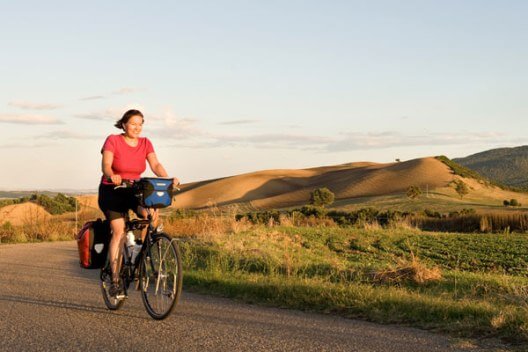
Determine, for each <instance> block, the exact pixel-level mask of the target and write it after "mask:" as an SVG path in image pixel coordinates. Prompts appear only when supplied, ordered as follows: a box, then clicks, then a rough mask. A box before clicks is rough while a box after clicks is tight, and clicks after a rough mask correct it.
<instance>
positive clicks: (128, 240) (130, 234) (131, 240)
mask: <svg viewBox="0 0 528 352" xmlns="http://www.w3.org/2000/svg"><path fill="white" fill-rule="evenodd" d="M134 239H135V237H134V232H132V231H128V232H127V234H126V245H127V247H128V254H129V255H131V254H132V251H133V250H134V243H135V241H134Z"/></svg>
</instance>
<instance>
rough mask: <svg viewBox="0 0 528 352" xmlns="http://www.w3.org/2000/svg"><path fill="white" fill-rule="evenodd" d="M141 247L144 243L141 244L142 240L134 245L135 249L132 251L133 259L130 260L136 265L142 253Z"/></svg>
mask: <svg viewBox="0 0 528 352" xmlns="http://www.w3.org/2000/svg"><path fill="white" fill-rule="evenodd" d="M141 247H143V243H141V240H137V241H136V243H135V244H134V249H133V250H132V259H131V260H130V261H131V262H132V263H135V261H136V257H137V255H138V254H139V252H140V251H141Z"/></svg>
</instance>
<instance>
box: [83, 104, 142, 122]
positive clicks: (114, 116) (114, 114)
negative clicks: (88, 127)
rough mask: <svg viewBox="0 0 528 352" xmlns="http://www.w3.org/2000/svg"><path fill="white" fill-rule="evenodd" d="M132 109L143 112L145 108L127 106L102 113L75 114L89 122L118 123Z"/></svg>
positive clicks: (102, 111)
mask: <svg viewBox="0 0 528 352" xmlns="http://www.w3.org/2000/svg"><path fill="white" fill-rule="evenodd" d="M130 109H136V110H140V111H142V112H143V107H142V106H141V105H139V104H127V105H126V106H124V107H119V108H108V109H105V110H100V111H92V112H87V113H80V114H75V117H78V118H81V119H87V120H102V121H108V120H110V121H116V120H119V119H120V118H121V116H123V114H124V113H125V111H127V110H130Z"/></svg>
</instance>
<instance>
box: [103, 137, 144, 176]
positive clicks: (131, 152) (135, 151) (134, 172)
mask: <svg viewBox="0 0 528 352" xmlns="http://www.w3.org/2000/svg"><path fill="white" fill-rule="evenodd" d="M105 150H108V151H110V152H112V153H113V154H114V160H113V162H112V171H113V172H114V173H115V174H118V175H121V178H123V179H127V180H137V179H139V178H140V177H141V174H142V173H143V172H144V171H145V169H146V168H147V163H146V160H147V155H149V154H150V153H154V147H153V146H152V143H150V141H149V140H148V138H145V137H140V138H138V144H137V145H136V146H135V147H131V146H129V145H128V144H127V143H126V142H125V138H124V137H123V136H122V135H120V134H113V135H110V136H108V137H107V138H106V141H105V142H104V144H103V148H102V149H101V153H102V152H104V151H105ZM101 182H102V183H104V184H112V182H108V181H107V180H105V177H104V175H103V177H102V178H101Z"/></svg>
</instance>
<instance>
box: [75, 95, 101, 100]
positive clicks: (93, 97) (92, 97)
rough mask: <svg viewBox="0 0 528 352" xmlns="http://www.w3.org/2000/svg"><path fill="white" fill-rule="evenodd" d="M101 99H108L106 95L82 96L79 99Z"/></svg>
mask: <svg viewBox="0 0 528 352" xmlns="http://www.w3.org/2000/svg"><path fill="white" fill-rule="evenodd" d="M100 99H106V97H105V96H104V95H92V96H89V97H84V98H80V99H79V100H100Z"/></svg>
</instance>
